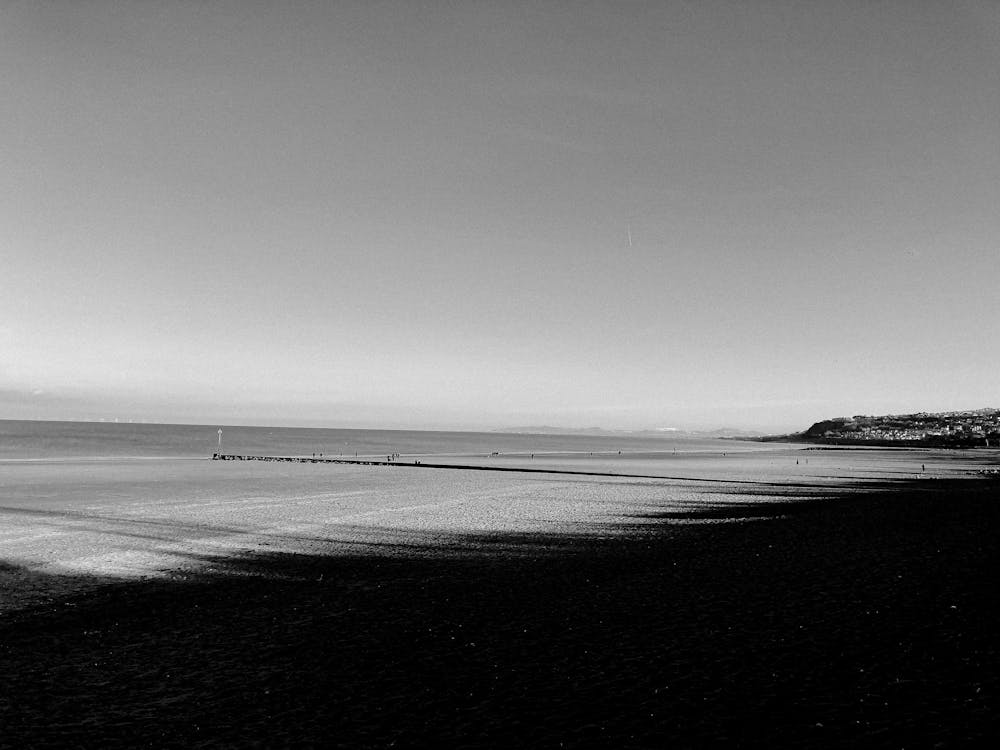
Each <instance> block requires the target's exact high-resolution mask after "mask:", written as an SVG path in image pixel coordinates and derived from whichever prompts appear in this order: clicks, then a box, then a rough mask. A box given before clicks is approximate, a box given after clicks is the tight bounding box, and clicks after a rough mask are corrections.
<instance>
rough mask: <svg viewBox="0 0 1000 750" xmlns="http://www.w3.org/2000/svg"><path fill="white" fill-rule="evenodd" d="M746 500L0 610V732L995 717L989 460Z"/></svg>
mask: <svg viewBox="0 0 1000 750" xmlns="http://www.w3.org/2000/svg"><path fill="white" fill-rule="evenodd" d="M741 507H742V508H743V510H742V511H741V512H743V513H745V514H746V515H748V517H750V518H751V519H752V520H748V521H746V522H744V523H728V524H691V525H680V526H676V525H673V526H667V525H663V526H653V527H650V526H648V525H641V526H637V527H636V529H635V533H634V534H633V535H630V536H628V537H626V538H625V539H622V538H617V539H606V540H600V539H586V540H583V539H581V540H578V541H573V540H571V539H566V538H545V537H542V536H536V535H526V536H519V537H510V536H507V537H501V536H491V537H488V538H484V539H479V540H471V541H474V542H477V543H479V544H480V546H485V547H489V546H490V545H494V544H495V545H497V547H498V548H500V547H502V548H503V550H504V552H503V553H502V554H496V555H485V556H483V555H471V554H470V555H468V556H466V557H463V556H461V555H458V556H457V557H454V556H453V557H452V558H445V557H441V558H437V557H434V556H428V555H426V554H413V555H407V554H406V553H405V551H402V550H399V551H397V554H395V555H394V556H389V557H384V558H372V557H355V558H345V557H342V556H341V557H321V556H275V557H261V556H256V557H251V558H246V559H243V560H241V561H239V562H238V563H236V564H233V565H230V566H229V567H228V568H225V571H224V572H221V573H220V572H214V573H211V574H207V573H205V574H199V575H193V576H191V577H189V578H188V579H186V580H175V581H153V582H149V581H146V582H136V583H127V584H117V585H113V586H110V587H105V588H102V589H99V591H98V593H97V594H93V593H91V594H89V595H86V596H82V595H81V596H80V597H79V598H78V599H77V600H75V601H71V602H70V603H69V605H67V604H66V603H59V604H58V605H52V606H50V607H42V608H38V609H35V610H32V611H21V612H17V613H13V614H11V615H10V616H9V617H7V618H6V619H4V620H0V743H2V744H3V745H5V746H10V747H32V746H57V745H75V746H87V747H109V746H150V745H151V746H179V747H215V746H233V745H241V746H246V745H262V746H282V745H324V746H338V745H339V746H350V747H385V746H401V747H405V746H414V745H416V744H422V743H426V742H434V743H437V744H439V745H443V746H450V747H451V746H495V747H513V746H519V745H520V746H536V747H542V746H553V747H554V746H560V745H563V746H585V745H600V746H605V747H619V746H627V747H690V746H700V745H703V744H705V743H708V742H712V741H726V742H728V743H730V744H732V745H736V746H775V745H777V744H779V743H780V744H786V745H788V744H791V745H793V746H800V747H803V746H809V747H819V746H841V747H848V746H881V747H936V746H941V747H968V746H972V745H976V744H987V742H988V740H989V739H990V738H992V737H996V736H1000V679H998V674H1000V658H998V656H1000V654H998V632H1000V615H998V612H1000V608H998V607H997V602H996V600H997V595H998V594H997V592H998V590H1000V586H998V583H1000V580H998V578H1000V575H998V570H1000V565H998V563H1000V560H998V555H997V549H998V533H1000V483H997V482H995V481H993V482H990V481H986V480H984V481H980V480H969V481H966V482H947V483H946V482H924V483H918V484H913V485H906V486H904V487H902V488H901V489H899V490H897V491H894V492H882V493H880V494H872V495H856V494H855V495H850V496H847V497H845V498H843V499H837V500H829V499H827V500H818V501H811V502H804V503H802V504H798V505H795V506H794V507H793V508H792V512H790V513H789V512H788V511H789V506H787V505H782V506H780V507H777V506H767V505H762V506H757V507H754V508H748V507H746V506H741ZM779 511H780V513H781V514H783V515H782V516H781V517H775V516H776V514H777V513H778V512H779ZM714 512H717V511H713V510H709V511H706V513H708V514H712V513H714ZM733 512H734V511H732V510H728V511H726V512H725V513H724V515H726V516H731V515H733ZM461 541H462V546H463V548H466V547H468V543H469V541H470V540H469V539H468V538H464V539H462V540H461ZM511 545H513V546H511ZM511 550H516V552H512V551H511ZM8 572H11V571H8ZM11 573H12V574H16V571H13V572H11ZM261 573H266V574H267V575H260V574H261Z"/></svg>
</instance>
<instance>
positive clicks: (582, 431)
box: [493, 425, 763, 440]
mask: <svg viewBox="0 0 1000 750" xmlns="http://www.w3.org/2000/svg"><path fill="white" fill-rule="evenodd" d="M493 432H501V433H504V434H517V435H600V436H607V437H616V436H617V437H643V438H650V437H655V438H665V439H668V440H669V439H679V438H724V437H741V438H757V437H761V436H762V434H763V433H761V432H760V431H756V432H755V431H751V430H740V429H737V428H735V427H720V428H718V429H715V430H681V429H677V428H675V427H661V428H660V429H657V430H608V429H605V428H603V427H552V426H551V425H528V426H526V427H502V428H499V429H496V430H493Z"/></svg>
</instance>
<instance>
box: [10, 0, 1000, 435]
mask: <svg viewBox="0 0 1000 750" xmlns="http://www.w3.org/2000/svg"><path fill="white" fill-rule="evenodd" d="M0 71H2V75H0V102H2V104H0V107H2V109H3V117H0V418H10V419H85V420H90V419H100V418H106V419H114V418H119V419H121V420H126V419H135V420H140V419H142V420H146V421H163V422H204V423H212V422H220V423H231V424H236V423H239V424H289V425H298V424H302V425H306V424H308V425H316V426H328V427H378V428H394V427H398V428H407V429H412V428H431V429H433V428H468V429H489V428H493V427H511V426H518V425H555V426H563V427H572V426H581V427H586V426H602V427H605V428H618V429H656V428H663V427H680V428H686V429H709V428H714V427H720V426H729V427H741V428H747V429H760V430H765V431H768V430H770V431H776V430H786V429H789V430H790V429H803V428H805V427H807V426H808V425H809V424H811V423H812V422H814V421H817V420H820V419H824V418H829V417H833V416H840V415H851V414H885V413H906V412H914V411H940V410H952V409H974V408H981V407H987V406H995V407H1000V377H998V373H1000V345H998V343H997V342H998V341H1000V252H998V251H1000V3H996V2H993V0H956V1H954V2H938V1H933V2H923V1H922V0H899V1H891V0H883V1H881V2H879V1H878V0H858V1H857V2H854V1H851V0H844V1H842V2H835V1H833V0H819V1H817V2H808V1H806V2H752V1H749V2H714V1H713V0H697V1H695V2H627V1H623V2H587V1H586V0H583V1H580V2H543V1H540V0H534V1H531V2H517V1H516V0H509V1H508V0H505V1H504V2H443V1H442V2H419V1H411V2H377V1H375V0H365V1H363V2H336V1H335V0H331V1H330V2H294V1H293V2H288V3H281V4H279V3H271V2H252V1H249V0H243V1H240V2H195V1H194V0H185V1H183V2H181V1H172V0H160V1H158V2H128V1H126V0H119V1H117V2H103V1H98V0H94V1H91V2H87V1H86V0H79V1H76V0H73V1H67V2H47V1H46V0H30V1H26V2H17V1H15V0H5V1H4V2H3V3H2V4H0Z"/></svg>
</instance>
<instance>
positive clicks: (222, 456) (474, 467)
mask: <svg viewBox="0 0 1000 750" xmlns="http://www.w3.org/2000/svg"><path fill="white" fill-rule="evenodd" d="M386 459H387V460H382V459H377V458H326V457H323V456H319V457H316V456H250V455H236V454H232V453H213V454H212V460H213V461H283V462H287V463H298V464H350V465H353V466H400V467H404V468H410V469H412V468H417V469H460V470H462V471H507V472H517V473H519V474H561V475H566V474H569V475H573V476H584V477H614V478H616V479H660V480H669V481H679V482H698V483H702V484H728V485H736V484H739V485H758V486H762V487H767V486H774V487H786V488H787V487H808V488H815V484H814V483H811V482H761V481H756V480H750V479H709V478H706V477H679V476H669V475H664V474H620V473H615V472H609V471H579V470H573V469H558V468H553V467H546V468H532V467H527V466H496V465H484V464H438V463H433V464H429V463H424V462H423V461H419V460H413V461H404V460H399V459H395V460H394V459H391V458H389V457H388V456H387V457H386Z"/></svg>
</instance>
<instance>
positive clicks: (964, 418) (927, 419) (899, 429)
mask: <svg viewBox="0 0 1000 750" xmlns="http://www.w3.org/2000/svg"><path fill="white" fill-rule="evenodd" d="M801 438H802V439H805V440H809V441H810V442H812V441H815V442H824V443H827V442H829V443H839V444H852V443H869V444H887V443H888V444H892V443H904V444H909V445H939V446H954V447H978V446H982V447H1000V409H977V410H974V411H950V412H938V413H933V414H932V413H927V412H919V413H917V414H890V415H885V416H865V415H856V416H853V417H837V418H834V419H829V420H824V421H822V422H817V423H816V424H814V425H813V426H812V427H810V428H809V429H808V430H806V431H805V432H804V433H802V434H801Z"/></svg>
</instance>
